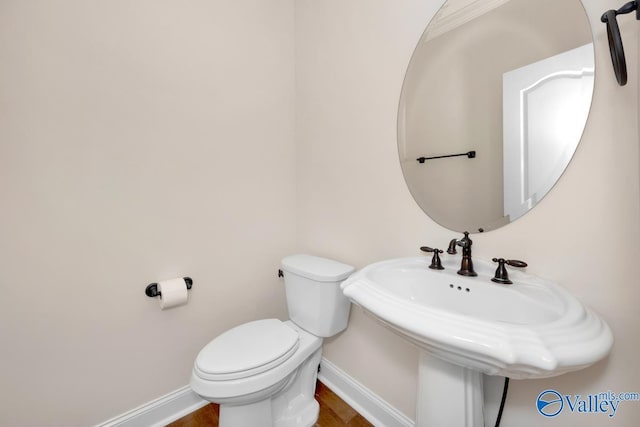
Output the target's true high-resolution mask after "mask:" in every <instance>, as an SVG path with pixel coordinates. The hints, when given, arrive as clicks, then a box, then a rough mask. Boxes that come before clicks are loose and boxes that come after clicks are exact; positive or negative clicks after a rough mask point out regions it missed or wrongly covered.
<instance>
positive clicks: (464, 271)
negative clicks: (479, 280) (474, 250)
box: [456, 231, 478, 276]
mask: <svg viewBox="0 0 640 427" xmlns="http://www.w3.org/2000/svg"><path fill="white" fill-rule="evenodd" d="M456 244H457V245H458V246H460V247H462V262H461V264H460V270H458V274H459V275H461V276H477V275H478V273H476V272H475V270H474V269H473V260H472V259H471V245H472V244H473V240H471V239H470V238H469V232H468V231H465V232H464V237H463V238H462V239H460V240H458V241H457V242H456Z"/></svg>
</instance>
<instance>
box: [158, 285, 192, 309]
mask: <svg viewBox="0 0 640 427" xmlns="http://www.w3.org/2000/svg"><path fill="white" fill-rule="evenodd" d="M158 291H159V292H160V294H161V295H160V308H161V309H162V310H164V309H167V308H171V307H177V306H179V305H184V304H186V303H187V301H188V300H189V293H188V292H187V284H186V283H185V282H184V279H183V278H179V279H171V280H164V281H161V282H158Z"/></svg>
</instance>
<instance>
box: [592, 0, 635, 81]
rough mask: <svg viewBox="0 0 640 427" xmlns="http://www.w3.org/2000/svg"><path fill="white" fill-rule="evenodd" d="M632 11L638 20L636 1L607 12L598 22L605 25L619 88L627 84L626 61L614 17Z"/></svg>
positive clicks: (618, 28) (616, 21)
mask: <svg viewBox="0 0 640 427" xmlns="http://www.w3.org/2000/svg"><path fill="white" fill-rule="evenodd" d="M634 10H635V11H636V19H638V20H640V9H638V2H637V1H630V2H629V3H626V4H625V5H624V6H622V7H621V8H620V9H618V10H614V9H611V10H608V11H606V12H605V13H604V14H603V15H602V17H600V21H602V22H604V23H605V24H607V38H608V39H609V52H610V53H611V62H612V64H613V71H614V72H615V74H616V80H617V81H618V84H619V85H620V86H624V85H626V84H627V61H626V59H625V55H624V47H623V46H622V37H621V36H620V27H618V20H617V19H616V16H618V15H624V14H627V13H631V12H633V11H634Z"/></svg>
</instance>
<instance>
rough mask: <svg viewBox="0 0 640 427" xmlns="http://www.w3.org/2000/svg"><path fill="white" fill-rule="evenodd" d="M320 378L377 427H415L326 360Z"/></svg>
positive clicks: (399, 413)
mask: <svg viewBox="0 0 640 427" xmlns="http://www.w3.org/2000/svg"><path fill="white" fill-rule="evenodd" d="M318 378H319V379H320V381H322V383H323V384H324V385H326V386H327V387H329V388H330V389H331V391H333V392H334V393H335V394H337V395H338V396H339V397H340V398H341V399H342V400H344V401H345V402H346V403H347V404H349V406H351V407H352V408H353V409H355V410H356V411H358V413H359V414H360V415H362V416H363V417H364V418H366V419H367V421H369V422H370V423H371V424H373V425H374V426H375V427H415V422H414V421H413V420H412V419H410V418H409V417H407V416H406V415H404V414H403V413H402V412H400V411H398V410H397V409H396V408H394V407H393V406H391V405H390V404H388V403H387V402H386V401H384V400H383V399H382V398H381V397H380V396H378V395H377V394H375V393H373V392H372V391H371V390H369V389H368V388H366V387H365V386H363V385H362V384H360V383H359V382H357V381H356V380H354V379H353V378H351V377H350V376H349V375H348V374H347V373H345V372H344V371H343V370H341V369H340V368H338V367H337V366H336V365H334V364H333V363H331V362H330V361H328V360H327V359H325V358H322V362H320V373H319V374H318Z"/></svg>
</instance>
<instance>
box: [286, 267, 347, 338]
mask: <svg viewBox="0 0 640 427" xmlns="http://www.w3.org/2000/svg"><path fill="white" fill-rule="evenodd" d="M282 271H283V274H284V284H285V290H286V294H287V308H288V309H289V319H291V320H292V321H293V322H294V323H295V324H296V325H298V326H300V327H301V328H302V329H304V330H306V331H307V332H310V333H312V334H313V335H316V336H318V337H330V336H333V335H335V334H337V333H338V332H340V331H343V330H344V329H345V328H346V327H347V322H348V321H349V310H350V308H351V302H350V301H349V299H348V298H347V297H345V296H344V294H343V293H342V290H341V289H340V283H341V282H342V281H343V280H345V279H346V278H347V277H349V275H350V274H351V273H353V271H354V268H353V267H352V266H350V265H346V264H343V263H341V262H338V261H333V260H330V259H326V258H320V257H316V256H312V255H291V256H288V257H285V258H284V259H283V260H282Z"/></svg>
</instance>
